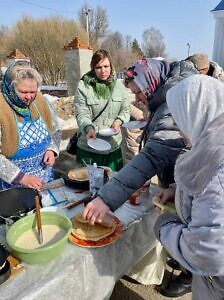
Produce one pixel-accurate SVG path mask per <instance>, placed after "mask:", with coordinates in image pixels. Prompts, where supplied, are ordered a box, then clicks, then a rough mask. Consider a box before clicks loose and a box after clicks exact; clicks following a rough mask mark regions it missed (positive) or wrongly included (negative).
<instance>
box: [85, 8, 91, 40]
mask: <svg viewBox="0 0 224 300" xmlns="http://www.w3.org/2000/svg"><path fill="white" fill-rule="evenodd" d="M90 11H91V9H90V8H87V9H86V10H85V11H84V14H85V16H86V33H87V42H88V45H89V13H90Z"/></svg>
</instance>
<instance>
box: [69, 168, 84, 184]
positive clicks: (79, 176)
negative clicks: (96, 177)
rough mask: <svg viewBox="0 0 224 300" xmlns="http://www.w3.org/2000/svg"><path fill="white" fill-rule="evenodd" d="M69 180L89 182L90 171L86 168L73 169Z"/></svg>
mask: <svg viewBox="0 0 224 300" xmlns="http://www.w3.org/2000/svg"><path fill="white" fill-rule="evenodd" d="M68 178H70V179H72V180H78V181H86V180H88V170H87V168H85V167H84V168H79V169H72V170H70V171H69V172H68Z"/></svg>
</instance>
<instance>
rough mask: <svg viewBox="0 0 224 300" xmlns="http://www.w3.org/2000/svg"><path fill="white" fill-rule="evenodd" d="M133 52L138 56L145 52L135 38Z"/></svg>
mask: <svg viewBox="0 0 224 300" xmlns="http://www.w3.org/2000/svg"><path fill="white" fill-rule="evenodd" d="M131 49H132V52H133V53H134V54H136V56H137V57H138V58H140V57H142V56H143V52H142V49H141V48H140V46H139V44H138V41H137V40H136V39H134V40H133V43H132V47H131Z"/></svg>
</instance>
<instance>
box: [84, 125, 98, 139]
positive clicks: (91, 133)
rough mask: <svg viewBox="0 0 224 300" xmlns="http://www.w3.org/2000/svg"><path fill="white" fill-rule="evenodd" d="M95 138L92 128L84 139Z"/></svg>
mask: <svg viewBox="0 0 224 300" xmlns="http://www.w3.org/2000/svg"><path fill="white" fill-rule="evenodd" d="M95 138H96V132H95V130H94V129H93V128H90V129H89V131H88V132H87V134H86V139H87V140H88V139H95Z"/></svg>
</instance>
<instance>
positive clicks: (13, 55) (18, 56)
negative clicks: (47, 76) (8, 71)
mask: <svg viewBox="0 0 224 300" xmlns="http://www.w3.org/2000/svg"><path fill="white" fill-rule="evenodd" d="M7 58H13V59H30V57H27V56H25V54H23V53H22V52H21V51H20V50H19V49H15V50H13V51H12V52H11V53H10V54H9V55H8V56H7Z"/></svg>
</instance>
